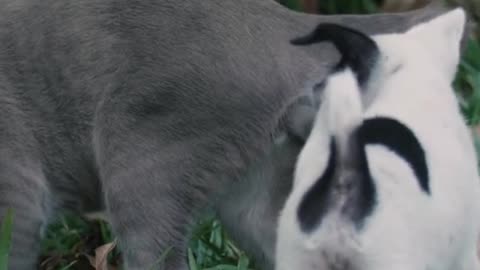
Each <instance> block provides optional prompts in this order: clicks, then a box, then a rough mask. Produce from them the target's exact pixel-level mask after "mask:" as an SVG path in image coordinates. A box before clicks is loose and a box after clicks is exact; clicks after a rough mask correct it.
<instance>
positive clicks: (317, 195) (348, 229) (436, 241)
mask: <svg viewBox="0 0 480 270" xmlns="http://www.w3.org/2000/svg"><path fill="white" fill-rule="evenodd" d="M464 24H465V13H464V12H463V11H462V10H460V9H458V10H455V11H452V12H449V13H447V14H445V15H442V16H439V18H436V19H434V20H432V21H430V22H426V23H424V24H421V25H418V26H415V27H413V28H412V29H410V30H409V31H407V32H406V33H404V34H394V35H379V36H374V37H373V40H374V42H375V44H376V45H372V46H378V47H377V49H376V50H378V56H377V57H374V59H373V60H371V59H367V60H368V61H369V62H370V63H375V64H374V65H372V66H370V67H369V68H370V69H371V70H372V71H373V74H374V75H373V76H372V77H371V78H370V80H369V81H368V82H367V83H365V82H363V83H362V81H361V80H360V81H358V78H359V76H358V71H356V70H354V72H352V69H350V68H348V67H347V68H345V69H342V70H339V71H337V72H336V73H335V74H333V75H332V76H331V77H330V78H329V79H328V80H327V83H326V85H327V86H326V88H325V92H324V96H323V101H324V103H323V104H322V107H321V108H320V111H319V112H318V114H317V118H316V120H315V121H316V122H315V125H314V127H313V130H312V133H311V135H310V137H309V138H308V140H307V142H306V144H305V147H304V148H303V150H302V152H301V153H300V156H299V160H298V163H297V166H296V171H295V182H294V186H293V191H292V194H291V195H290V197H289V198H288V200H287V202H286V206H285V209H284V210H283V211H282V217H281V218H280V221H279V231H278V237H279V238H278V245H277V252H278V253H277V257H276V258H277V260H276V269H285V270H287V269H304V270H309V269H312V270H313V269H329V270H335V269H343V270H347V269H348V270H367V269H368V270H380V269H404V270H407V269H408V270H425V269H431V270H454V269H461V270H473V269H478V267H479V265H480V264H479V258H477V253H476V251H477V248H476V243H477V238H478V234H479V232H480V216H479V211H480V179H479V176H478V169H477V164H478V163H477V158H476V155H475V150H474V146H473V142H472V138H471V134H470V132H469V129H468V128H467V126H466V124H465V122H464V119H463V117H462V115H461V113H460V110H459V106H458V103H457V100H456V96H455V93H454V90H453V89H452V87H451V83H452V81H453V78H454V75H455V71H456V67H457V64H458V62H459V51H460V38H461V36H462V32H463V27H464ZM316 35H320V34H319V32H317V33H316ZM364 39H365V40H368V39H370V38H368V37H364ZM365 42H368V41H364V43H365ZM373 50H375V49H373ZM356 59H357V60H358V59H361V57H360V58H358V57H357V58H356ZM359 61H361V60H359ZM364 67H368V65H364ZM369 92H371V93H369ZM365 96H370V98H368V99H366V98H365ZM372 96H373V97H372ZM367 101H368V102H367ZM343 107H349V108H351V109H350V110H349V111H345V110H343V109H342V108H343ZM322 152H323V153H324V152H328V153H329V154H328V155H327V156H325V157H324V156H319V153H322Z"/></svg>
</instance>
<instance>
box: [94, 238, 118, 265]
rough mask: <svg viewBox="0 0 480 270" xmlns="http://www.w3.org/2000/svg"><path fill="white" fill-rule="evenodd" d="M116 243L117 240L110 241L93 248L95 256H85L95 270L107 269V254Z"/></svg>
mask: <svg viewBox="0 0 480 270" xmlns="http://www.w3.org/2000/svg"><path fill="white" fill-rule="evenodd" d="M116 245H117V242H116V241H114V242H111V243H108V244H105V245H102V246H99V247H97V248H96V249H95V257H92V256H88V255H87V258H88V260H89V261H90V264H91V265H92V266H93V267H94V268H95V269H96V270H109V267H108V254H110V252H112V250H113V249H114V248H115V246H116Z"/></svg>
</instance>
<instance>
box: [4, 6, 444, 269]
mask: <svg viewBox="0 0 480 270" xmlns="http://www.w3.org/2000/svg"><path fill="white" fill-rule="evenodd" d="M437 13H438V10H435V9H431V8H427V9H424V10H421V11H417V12H412V13H406V14H396V15H373V16H314V15H306V14H301V13H296V12H293V11H289V10H287V9H286V8H284V7H282V6H280V5H279V4H277V3H276V2H274V1H273V0H201V1H200V0H183V1H172V0H142V1H139V0H128V1H125V0H78V1H77V0H75V1H61V0H42V1H36V0H4V1H0V44H1V45H0V46H1V49H0V115H1V118H0V222H1V219H2V217H3V215H4V213H5V211H6V209H7V208H9V207H11V208H13V209H14V213H15V217H14V222H15V224H14V228H15V229H14V232H13V244H12V250H11V257H10V261H9V263H10V265H9V269H15V270H29V269H35V266H36V259H37V255H38V248H39V242H40V241H39V239H40V237H41V234H40V232H41V228H43V227H44V226H45V225H46V224H48V223H49V222H50V221H51V220H52V218H54V217H55V216H56V215H57V214H58V213H60V212H61V211H62V210H64V209H70V210H75V211H79V212H82V211H85V210H94V209H98V208H101V207H106V210H107V213H108V216H109V219H110V221H111V222H112V226H113V230H114V232H115V234H116V235H117V236H118V237H119V240H120V245H121V247H122V251H123V254H124V261H125V269H149V268H150V267H151V266H152V265H153V264H155V262H156V261H157V259H158V258H159V257H160V256H161V255H162V253H163V252H164V251H165V250H167V249H169V248H173V249H172V251H171V252H170V253H169V256H168V257H167V258H166V260H165V261H164V262H163V265H156V266H155V267H156V268H161V269H166V270H186V269H187V265H186V260H185V256H184V254H185V250H186V242H187V241H186V240H187V234H188V231H189V227H190V224H191V223H192V221H193V220H194V218H195V216H196V215H197V214H198V213H199V212H200V211H201V210H203V209H205V208H206V207H208V206H211V205H212V204H214V205H215V206H218V207H227V206H228V207H230V206H232V207H234V209H227V210H221V211H223V212H224V213H234V212H235V210H237V209H236V208H235V204H225V206H224V205H223V204H221V203H219V204H217V203H216V202H217V198H219V197H221V196H222V195H225V193H227V192H228V190H229V189H228V187H230V186H231V185H232V183H234V182H238V181H239V180H240V179H242V178H245V177H246V172H247V170H248V169H249V168H251V166H252V165H253V164H254V163H255V162H256V161H257V160H260V159H262V158H263V157H265V158H268V156H265V153H266V152H267V151H268V149H269V148H270V147H272V142H273V137H275V136H276V131H279V132H281V131H282V126H281V125H279V123H281V122H282V121H280V120H281V119H283V118H289V117H290V116H289V113H288V112H290V109H291V106H290V105H291V104H293V103H295V101H296V100H297V98H299V97H300V96H303V95H305V92H304V91H303V85H304V84H305V82H307V81H308V80H309V79H311V78H314V77H315V78H317V77H318V76H319V77H320V78H321V77H323V76H325V74H326V71H327V70H328V67H329V66H330V65H331V64H332V63H334V62H335V61H336V57H337V56H336V55H335V53H334V50H333V49H332V48H331V47H328V46H321V47H317V48H299V47H295V46H292V45H291V44H289V40H291V39H292V38H294V37H296V36H297V35H298V34H299V33H302V32H304V31H305V29H310V28H312V27H313V26H314V25H316V24H317V23H318V22H322V21H325V22H335V23H342V24H345V25H350V26H353V27H357V28H358V29H360V30H363V31H366V32H368V33H381V32H392V31H397V30H403V29H406V28H407V27H409V26H411V25H413V24H415V23H418V22H420V21H423V20H425V19H427V18H430V17H431V16H433V15H434V14H437ZM314 70H315V72H314V73H315V74H312V76H309V74H311V73H312V71H314ZM292 111H295V110H292ZM269 169H270V168H266V170H269ZM258 184H259V185H261V184H262V183H258ZM256 186H257V183H252V186H251V188H252V189H254V188H255V187H256ZM285 196H286V194H283V197H281V198H285ZM245 198H248V197H247V196H246V197H245ZM261 200H262V199H260V202H258V207H259V208H262V207H263V205H262V201H261ZM265 200H269V198H267V197H265ZM279 201H280V202H281V200H279ZM243 203H244V202H242V201H241V199H240V198H239V199H238V205H240V206H241V205H242V204H243ZM264 203H265V204H269V203H271V202H269V201H266V202H264ZM253 207H254V208H255V207H257V205H255V206H253ZM274 209H277V208H274ZM219 211H220V210H219ZM274 211H275V210H274ZM252 212H253V213H257V211H252ZM258 213H262V212H261V211H258ZM262 215H263V214H262ZM266 217H268V218H270V219H271V220H270V221H269V223H266V224H276V215H274V214H271V215H267V216H266ZM258 220H259V216H257V215H255V214H254V215H251V216H248V219H246V220H245V221H244V223H243V224H239V225H243V226H245V227H243V228H233V229H231V230H236V232H246V231H250V230H267V232H265V233H262V232H258V233H256V234H252V235H246V236H245V239H251V241H253V242H252V244H249V245H247V246H249V247H258V248H259V249H260V250H255V249H253V250H251V252H252V254H254V255H255V254H264V253H272V251H271V250H268V251H265V250H263V247H262V246H261V245H260V244H258V243H262V241H264V240H265V241H269V242H268V243H269V244H268V245H267V246H268V248H271V246H274V244H273V243H272V241H274V239H275V237H274V235H275V234H274V233H273V232H271V231H272V228H271V227H267V228H262V227H258ZM227 222H228V221H226V223H227ZM272 226H274V225H272ZM245 228H250V230H247V229H245ZM268 230H270V232H268ZM232 234H233V235H237V233H235V232H233V233H232ZM257 235H260V236H259V237H260V238H261V237H263V236H264V235H266V236H268V237H266V238H265V239H262V238H261V239H256V238H255V236H257ZM257 251H258V253H257ZM271 259H272V258H267V261H268V260H271Z"/></svg>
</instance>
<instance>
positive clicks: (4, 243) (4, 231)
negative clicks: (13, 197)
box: [0, 209, 13, 270]
mask: <svg viewBox="0 0 480 270" xmlns="http://www.w3.org/2000/svg"><path fill="white" fill-rule="evenodd" d="M12 226H13V211H12V210H11V209H8V210H7V212H6V214H5V217H3V222H2V224H1V225H0V270H7V269H8V267H7V266H8V253H9V251H10V244H11V239H12Z"/></svg>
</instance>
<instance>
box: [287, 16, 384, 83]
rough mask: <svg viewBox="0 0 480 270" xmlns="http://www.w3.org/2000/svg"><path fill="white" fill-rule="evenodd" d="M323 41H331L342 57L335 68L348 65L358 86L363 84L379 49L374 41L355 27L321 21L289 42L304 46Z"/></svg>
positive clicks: (368, 75)
mask: <svg viewBox="0 0 480 270" xmlns="http://www.w3.org/2000/svg"><path fill="white" fill-rule="evenodd" d="M325 41H330V42H332V43H333V44H334V45H335V47H336V48H337V50H338V51H339V53H340V55H341V57H342V58H341V60H340V62H339V64H338V65H337V70H338V69H344V68H346V67H350V68H351V69H352V70H353V72H354V73H355V74H356V76H357V79H358V82H359V84H360V86H363V85H364V83H365V82H366V81H367V80H368V78H369V77H370V73H371V71H372V67H373V66H374V64H375V62H376V61H377V59H378V55H379V49H378V46H377V44H376V43H375V41H374V40H373V39H371V38H370V37H369V36H367V35H366V34H363V33H361V32H360V31H357V30H355V29H352V28H349V27H345V26H341V25H338V24H332V23H322V24H319V25H318V26H317V27H316V28H315V30H314V31H313V32H311V33H310V34H308V35H306V36H304V37H300V38H296V39H293V40H291V43H292V44H293V45H300V46H302V45H303V46H305V45H311V44H315V43H319V42H325Z"/></svg>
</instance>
